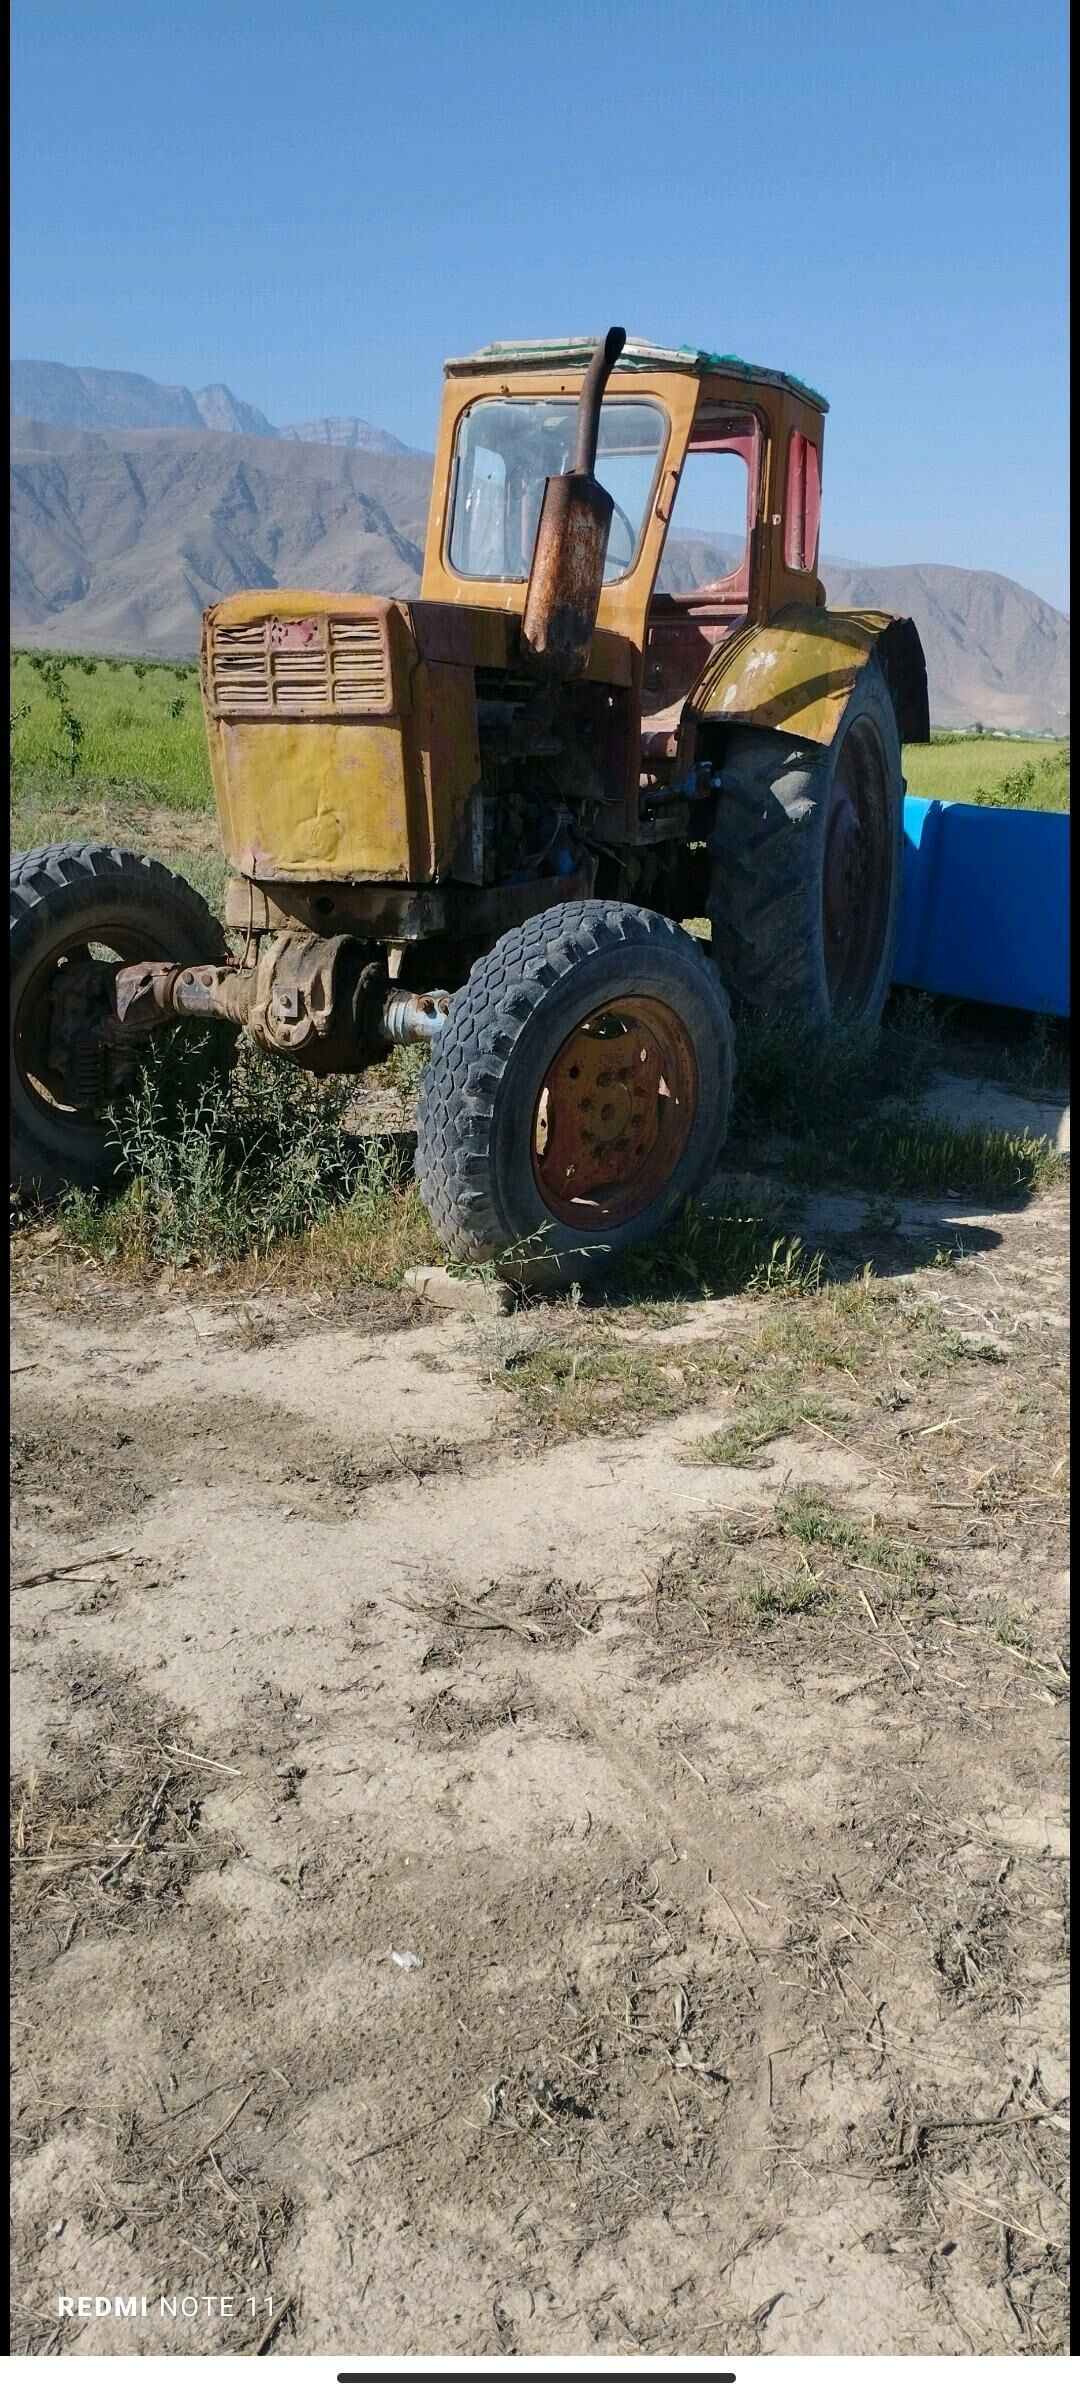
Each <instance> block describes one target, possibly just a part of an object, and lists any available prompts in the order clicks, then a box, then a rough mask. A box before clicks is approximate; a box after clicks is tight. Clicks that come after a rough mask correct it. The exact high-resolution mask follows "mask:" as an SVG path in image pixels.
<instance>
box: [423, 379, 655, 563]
mask: <svg viewBox="0 0 1080 2400" xmlns="http://www.w3.org/2000/svg"><path fill="white" fill-rule="evenodd" d="M576 423H577V402H576V400H476V401H474V403H473V405H472V407H471V408H469V409H466V411H465V414H464V416H463V418H462V420H461V423H460V425H459V426H458V433H457V443H456V447H455V451H454V477H453V487H452V488H453V501H452V505H451V514H450V543H449V557H450V564H451V566H452V567H455V568H456V569H457V572H458V574H459V575H469V576H475V577H476V578H477V579H480V578H486V579H487V580H488V581H490V582H493V583H524V582H525V581H526V580H527V578H528V573H529V568H530V566H531V565H532V554H533V544H534V542H535V540H536V528H537V524H538V522H539V517H540V503H541V501H542V499H543V497H544V484H545V482H546V480H547V477H548V476H549V475H565V474H566V473H567V472H568V470H569V467H570V463H571V460H572V458H573V454H574V429H575V426H576ZM666 438H667V418H666V417H665V415H664V411H663V409H662V408H660V407H659V406H658V405H657V403H656V402H655V401H654V400H605V401H604V403H603V406H602V407H601V410H600V440H599V445H598V448H597V454H596V477H597V481H598V482H599V483H601V484H602V485H603V487H604V490H605V491H607V492H610V494H611V497H612V499H613V501H614V503H615V507H614V511H613V514H612V519H611V532H610V534H609V536H608V546H607V557H606V560H605V564H604V581H605V583H616V582H618V580H619V578H620V576H622V575H625V574H626V573H627V571H628V569H629V568H630V567H632V566H633V563H634V560H635V558H636V557H637V553H638V547H639V544H640V541H641V534H642V529H643V527H644V524H645V520H646V517H647V515H648V510H649V505H650V502H651V500H652V494H653V486H654V484H655V482H656V475H657V469H658V467H659V464H660V460H661V457H662V455H663V449H664V443H665V440H666Z"/></svg>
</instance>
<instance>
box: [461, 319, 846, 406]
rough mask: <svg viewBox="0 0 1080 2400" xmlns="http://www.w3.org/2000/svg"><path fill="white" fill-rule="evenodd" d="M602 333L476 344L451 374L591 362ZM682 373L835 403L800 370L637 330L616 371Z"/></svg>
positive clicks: (547, 368) (814, 402)
mask: <svg viewBox="0 0 1080 2400" xmlns="http://www.w3.org/2000/svg"><path fill="white" fill-rule="evenodd" d="M600 338H601V337H600V336H599V335H596V334H586V333H570V334H565V335H563V336H561V337H557V338H554V339H552V340H550V341H539V342H535V341H534V342H489V343H488V344H487V347H486V348H485V349H483V350H474V351H473V352H472V354H471V356H470V357H468V358H448V359H447V361H446V372H447V374H448V375H477V374H480V375H482V374H484V373H485V372H486V371H489V370H490V369H491V368H492V367H509V368H511V369H517V368H528V367H538V368H540V370H541V371H542V372H543V373H545V374H548V373H551V372H554V371H557V369H558V368H560V367H586V366H587V365H588V363H589V360H590V358H591V357H592V354H593V351H594V350H595V348H596V344H597V341H598V340H599V339H600ZM658 367H659V368H662V369H663V370H664V372H665V373H666V374H669V375H670V374H676V375H697V376H702V375H714V374H715V375H729V376H732V377H734V378H736V379H737V380H738V381H739V382H742V383H746V384H762V383H766V384H778V385H781V386H782V387H783V389H784V390H785V391H788V392H794V393H795V396H796V398H797V399H799V400H809V401H810V403H811V405H812V406H813V407H814V408H819V409H820V410H821V411H822V414H823V415H824V414H825V413H826V411H827V410H828V406H829V403H828V401H827V400H825V399H823V398H822V395H821V393H820V392H815V391H814V390H813V388H812V386H811V385H810V384H808V383H800V382H799V379H798V377H797V376H796V375H786V374H785V373H784V372H783V370H782V369H781V368H778V367H755V366H751V364H750V362H749V360H748V359H745V358H732V357H727V356H725V355H724V354H723V353H721V352H720V351H717V350H695V349H693V348H691V346H690V344H689V343H683V344H682V345H681V346H680V348H678V349H676V350H665V349H664V348H663V347H662V346H661V345H660V344H659V343H658V342H643V341H641V340H640V339H639V338H638V336H637V335H636V334H632V335H631V336H630V338H629V340H628V341H627V343H626V346H625V348H624V349H623V351H622V353H621V355H620V357H619V359H618V361H617V364H616V367H615V370H614V371H615V373H616V374H620V375H621V374H625V373H626V372H627V371H629V373H630V374H638V375H647V374H650V373H652V372H653V371H654V370H655V369H656V368H658Z"/></svg>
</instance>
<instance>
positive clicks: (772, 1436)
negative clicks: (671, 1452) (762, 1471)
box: [697, 1368, 847, 1467]
mask: <svg viewBox="0 0 1080 2400" xmlns="http://www.w3.org/2000/svg"><path fill="white" fill-rule="evenodd" d="M846 1423H847V1416H846V1414H845V1412H844V1411H843V1410H842V1409H839V1408H837V1407H835V1406H834V1405H833V1403H832V1402H831V1401H829V1400H823V1399H822V1398H821V1397H820V1395H819V1394H818V1393H815V1392H808V1391H807V1390H806V1389H805V1387H804V1386H802V1385H801V1384H800V1383H799V1382H798V1381H797V1379H796V1378H795V1377H794V1376H793V1375H792V1374H791V1373H790V1371H788V1370H786V1369H783V1368H781V1369H777V1370H775V1371H774V1372H772V1373H767V1374H765V1375H763V1376H761V1377H759V1378H758V1379H757V1381H756V1383H755V1384H753V1385H752V1386H751V1389H750V1397H749V1399H748V1402H747V1405H746V1406H745V1407H744V1408H743V1409H741V1410H740V1413H739V1415H738V1416H737V1417H735V1418H734V1419H733V1421H732V1423H731V1424H730V1425H725V1426H724V1427H723V1429H722V1431H721V1432H720V1433H711V1434H707V1435H706V1436H705V1439H704V1440H703V1441H702V1442H700V1443H699V1444H698V1450H697V1455H698V1457H699V1458H700V1459H703V1460H704V1462H705V1465H706V1466H709V1467H748V1466H751V1465H752V1464H753V1461H754V1459H755V1458H756V1457H757V1454H758V1452H759V1451H760V1450H764V1449H766V1448H767V1447H768V1445H769V1443H770V1442H778V1441H781V1440H782V1439H783V1437H784V1436H785V1435H787V1434H797V1433H800V1432H803V1431H810V1432H813V1431H815V1430H824V1431H826V1432H828V1431H830V1430H834V1429H837V1428H839V1427H840V1426H842V1425H845V1424H846Z"/></svg>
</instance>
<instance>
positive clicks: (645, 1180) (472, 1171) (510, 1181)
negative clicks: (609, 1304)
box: [417, 901, 734, 1288]
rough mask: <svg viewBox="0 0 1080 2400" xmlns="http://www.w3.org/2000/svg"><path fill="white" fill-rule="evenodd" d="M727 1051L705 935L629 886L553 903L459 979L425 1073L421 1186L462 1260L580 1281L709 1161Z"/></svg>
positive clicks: (720, 1127) (723, 1117)
mask: <svg viewBox="0 0 1080 2400" xmlns="http://www.w3.org/2000/svg"><path fill="white" fill-rule="evenodd" d="M733 1069H734V1049H733V1042H732V1033H731V1019H730V1013H729V1010H728V1005H727V999H726V995H725V993H724V989H723V986H722V984H721V982H720V979H719V976H718V975H717V973H716V970H715V968H714V967H713V965H712V963H711V961H710V960H709V959H708V958H707V957H705V956H704V954H703V952H702V950H701V947H700V945H699V944H698V943H697V942H695V941H694V940H693V939H692V938H691V936H690V935H688V934H685V933H683V932H682V930H681V928H680V927H678V926H677V925H674V924H672V923H671V922H670V920H669V919H668V918H666V917H661V916H657V915H656V914H654V912H653V911H652V910H651V909H646V908H634V907H631V906H630V905H629V904H627V903H624V902H619V901H579V902H570V903H567V904H566V905H564V906H562V907H559V908H549V909H545V910H544V912H543V913H542V914H541V915H540V916H537V917H532V918H530V919H529V920H528V922H527V923H526V924H525V925H522V926H518V927H515V928H514V929H513V930H512V931H511V932H509V933H506V934H504V935H503V936H502V939H501V940H500V941H499V942H497V943H496V944H495V947H494V949H493V950H491V951H489V952H488V953H487V954H486V955H485V956H484V957H483V958H481V959H479V960H478V961H477V963H476V965H475V966H474V967H473V970H472V973H471V975H470V976H469V979H468V982H467V983H466V984H465V985H464V987H463V989H462V990H461V991H460V992H458V993H456V994H455V996H454V999H453V1001H452V1002H451V1006H450V1013H449V1016H448V1018H447V1022H446V1027H445V1030H444V1031H443V1033H442V1034H441V1036H440V1038H439V1040H438V1043H437V1044H436V1046H435V1048H434V1050H433V1052H432V1056H431V1059H430V1062H429V1064H428V1066H427V1068H426V1070H425V1074H424V1079H423V1083H422V1085H421V1092H420V1107H419V1115H418V1126H417V1169H418V1173H419V1179H420V1188H421V1191H422V1193H423V1197H424V1200H425V1202H426V1204H427V1207H428V1210H429V1211H430V1214H431V1216H432V1219H433V1221H434V1223H435V1225H436V1227H437V1229H438V1231H439V1232H440V1234H441V1235H442V1236H443V1238H444V1240H445V1241H446V1242H447V1245H448V1247H449V1248H450V1250H451V1251H452V1252H453V1253H454V1255H456V1256H457V1257H459V1258H463V1259H470V1260H476V1261H480V1260H489V1259H494V1260H497V1261H498V1262H499V1263H500V1267H501V1271H502V1273H503V1275H504V1277H505V1278H506V1280H508V1281H510V1282H514V1283H518V1284H520V1285H522V1286H523V1287H533V1288H540V1287H543V1286H547V1285H552V1284H558V1283H560V1282H566V1281H569V1280H576V1281H581V1280H584V1278H585V1277H586V1276H587V1275H589V1274H591V1273H596V1272H597V1271H598V1270H599V1269H600V1268H602V1267H603V1266H604V1265H606V1264H610V1263H611V1262H612V1260H613V1259H615V1258H617V1257H618V1256H619V1255H620V1254H621V1253H622V1252H623V1251H624V1250H626V1249H628V1248H630V1247H631V1245H633V1244H635V1243H639V1242H645V1241H649V1240H651V1239H652V1238H653V1237H654V1236H655V1235H656V1234H658V1233H659V1232H660V1231H661V1229H662V1227H663V1226H664V1225H665V1224H666V1223H667V1222H668V1221H669V1219H670V1218H671V1217H672V1215H673V1214H674V1213H675V1212H676V1211H677V1210H678V1209H679V1208H680V1207H682V1206H684V1205H685V1203H686V1202H687V1201H688V1200H689V1199H690V1198H691V1197H692V1196H693V1195H694V1194H695V1193H697V1192H698V1191H700V1190H701V1188H702V1186H703V1184H705V1183H706V1182H707V1181H708V1179H709V1177H710V1175H711V1174H712V1173H713V1172H714V1170H715V1167H716V1163H717V1159H718V1157H719V1153H720V1150H721V1147H722V1145H723V1141H724V1135H725V1131H726V1127H727V1118H728V1109H729V1105H730V1100H731V1084H732V1075H733Z"/></svg>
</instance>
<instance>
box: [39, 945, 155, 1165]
mask: <svg viewBox="0 0 1080 2400" xmlns="http://www.w3.org/2000/svg"><path fill="white" fill-rule="evenodd" d="M145 954H146V945H145V939H144V937H143V936H141V935H140V933H139V932H138V931H137V930H136V931H135V932H134V933H133V931H132V928H131V927H130V926H115V925H102V926H100V927H98V926H95V928H94V930H93V933H92V934H90V935H83V936H81V937H80V938H79V939H76V940H68V941H62V942H58V943H56V944H55V946H54V947H53V949H52V950H50V951H49V952H47V954H46V955H45V957H43V958H40V959H38V960H37V961H36V962H35V965H34V966H33V968H32V970H31V972H30V974H29V975H28V977H27V979H26V982H25V984H24V986H23V989H22V991H21V993H20V994H19V997H18V1000H17V1002H16V1005H15V1010H14V1015H13V1020H12V1027H11V1046H12V1059H13V1064H14V1068H15V1072H16V1074H17V1076H18V1079H19V1083H20V1085H21V1087H22V1090H23V1092H24V1093H25V1095H26V1098H27V1099H28V1101H29V1102H30V1104H31V1106H32V1107H33V1108H34V1109H35V1110H36V1111H37V1112H38V1114H39V1115H40V1116H41V1117H42V1118H43V1119H44V1120H45V1122H46V1124H48V1125H51V1127H52V1128H53V1130H54V1132H55V1133H57V1134H74V1135H80V1134H82V1135H85V1134H87V1133H89V1132H91V1131H92V1130H95V1129H97V1128H99V1127H100V1125H101V1121H102V1104H101V1103H100V1102H99V1103H98V1104H97V1105H87V1104H86V1102H85V1100H84V1099H83V1098H82V1096H81V1095H80V1094H78V1093H77V1092H73V1091H72V1090H71V1088H70V1086H69V1084H68V1081H67V1078H66V1076H65V1074H64V1071H63V1068H62V1066H61V1065H60V1063H59V1061H58V1060H56V1059H54V1058H52V1057H50V1049H51V1047H52V1033H53V1011H54V1005H55V1002H56V1000H57V998H58V996H59V993H60V992H61V991H62V988H63V979H64V977H65V975H67V974H69V973H70V974H71V975H72V976H76V975H82V976H85V977H86V979H87V983H88V984H89V982H90V980H91V979H92V977H93V975H94V971H95V969H96V970H97V971H98V973H99V974H100V975H101V976H106V975H107V974H108V972H109V969H110V968H113V969H115V968H116V967H118V966H130V965H131V964H132V963H133V962H134V961H135V960H136V959H138V958H140V957H143V956H145Z"/></svg>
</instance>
